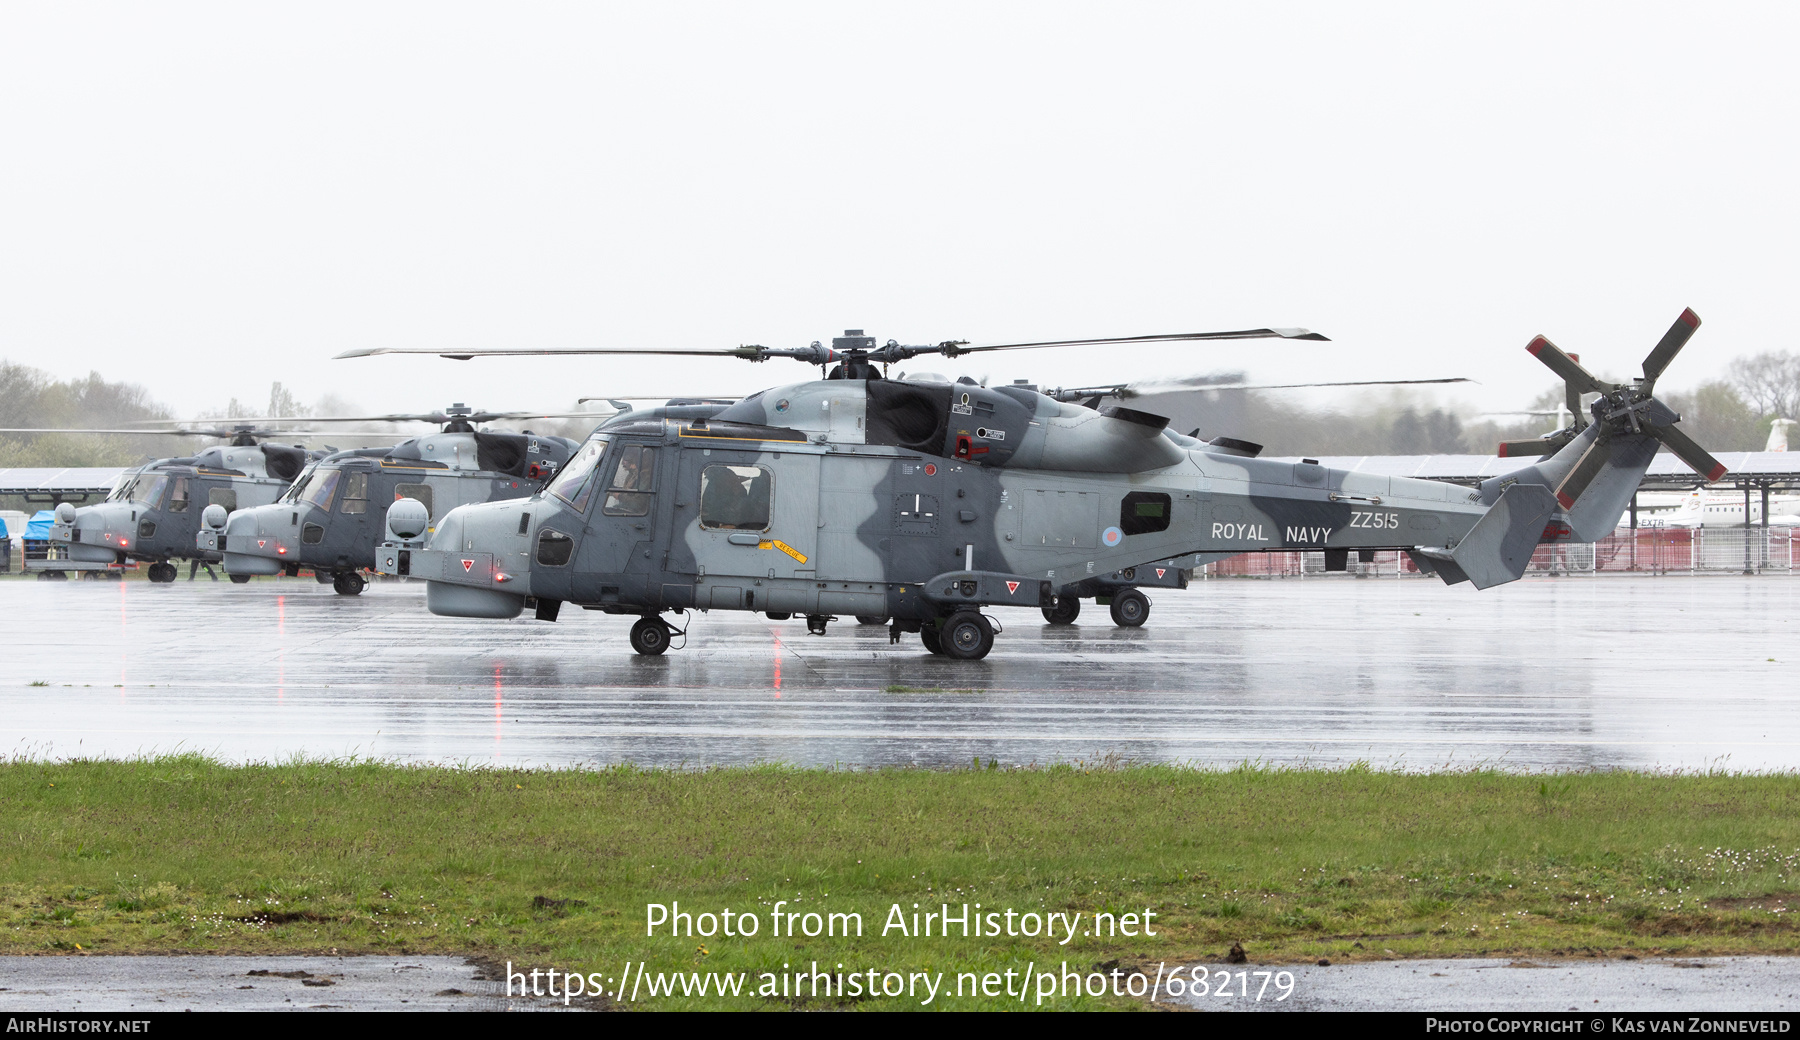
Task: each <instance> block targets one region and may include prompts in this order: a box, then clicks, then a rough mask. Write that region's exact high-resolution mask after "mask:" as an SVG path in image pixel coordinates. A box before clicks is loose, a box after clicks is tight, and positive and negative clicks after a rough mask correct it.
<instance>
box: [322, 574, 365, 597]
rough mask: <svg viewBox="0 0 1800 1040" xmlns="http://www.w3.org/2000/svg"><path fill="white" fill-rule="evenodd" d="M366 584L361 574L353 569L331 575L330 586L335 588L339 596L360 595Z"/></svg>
mask: <svg viewBox="0 0 1800 1040" xmlns="http://www.w3.org/2000/svg"><path fill="white" fill-rule="evenodd" d="M368 584H369V583H368V582H366V581H364V580H363V576H362V575H360V574H358V573H356V572H355V571H346V572H344V573H342V574H334V575H332V576H331V587H332V588H333V589H336V590H337V594H338V595H340V596H360V595H361V594H362V590H363V588H364V587H365V586H367V585H368Z"/></svg>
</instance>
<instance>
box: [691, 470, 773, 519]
mask: <svg viewBox="0 0 1800 1040" xmlns="http://www.w3.org/2000/svg"><path fill="white" fill-rule="evenodd" d="M774 489H775V475H774V474H773V473H770V472H769V470H768V468H767V467H765V466H708V467H706V468H705V469H703V470H701V471H700V526H701V527H705V528H710V529H716V530H728V531H767V530H768V529H769V503H770V501H771V499H772V498H773V496H774Z"/></svg>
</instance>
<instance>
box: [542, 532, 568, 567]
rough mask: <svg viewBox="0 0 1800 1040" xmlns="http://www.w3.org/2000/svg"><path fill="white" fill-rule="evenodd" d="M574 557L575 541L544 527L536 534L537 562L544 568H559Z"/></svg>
mask: <svg viewBox="0 0 1800 1040" xmlns="http://www.w3.org/2000/svg"><path fill="white" fill-rule="evenodd" d="M573 555H575V539H573V538H570V537H569V536H568V535H566V534H563V533H562V532H561V531H554V530H551V529H550V528H548V527H546V528H544V529H543V530H542V531H539V532H538V543H537V562H539V563H541V564H543V565H544V566H546V567H561V566H563V565H564V564H566V563H568V562H569V557H571V556H573Z"/></svg>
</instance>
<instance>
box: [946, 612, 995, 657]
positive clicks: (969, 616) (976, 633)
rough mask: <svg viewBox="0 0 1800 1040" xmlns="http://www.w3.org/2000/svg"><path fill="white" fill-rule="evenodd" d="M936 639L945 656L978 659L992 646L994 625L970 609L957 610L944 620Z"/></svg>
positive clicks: (986, 653) (984, 655)
mask: <svg viewBox="0 0 1800 1040" xmlns="http://www.w3.org/2000/svg"><path fill="white" fill-rule="evenodd" d="M938 641H939V642H940V643H941V644H942V646H943V648H944V656H945V657H949V658H952V659H954V660H958V661H979V660H981V659H982V658H984V657H986V656H987V655H988V651H989V650H992V649H993V648H994V626H992V625H990V624H988V619H987V618H985V617H982V616H981V615H980V614H977V613H975V612H974V611H972V610H964V611H959V612H957V613H955V614H952V615H950V619H949V620H948V621H945V622H944V627H943V630H942V632H941V633H940V635H939V636H938Z"/></svg>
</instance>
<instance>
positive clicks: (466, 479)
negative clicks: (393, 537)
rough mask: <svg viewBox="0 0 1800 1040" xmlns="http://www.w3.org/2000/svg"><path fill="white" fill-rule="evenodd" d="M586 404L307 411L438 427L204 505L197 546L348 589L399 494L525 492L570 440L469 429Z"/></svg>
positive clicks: (358, 584)
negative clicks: (275, 491)
mask: <svg viewBox="0 0 1800 1040" xmlns="http://www.w3.org/2000/svg"><path fill="white" fill-rule="evenodd" d="M592 414H593V413H549V412H480V411H475V410H473V409H471V408H469V407H468V406H466V405H463V404H461V403H458V404H454V405H451V406H450V407H449V408H448V409H445V410H444V411H441V412H431V413H425V414H404V415H401V414H395V415H379V416H358V417H339V418H331V419H312V420H311V421H313V422H430V423H437V424H440V425H441V426H442V427H443V428H442V429H441V430H440V431H439V432H437V433H432V434H427V435H424V436H420V437H412V438H408V439H407V440H404V441H402V442H400V443H398V444H395V445H393V446H391V447H386V448H359V449H353V450H349V451H339V452H335V453H333V454H331V455H329V456H326V457H324V458H322V459H319V460H317V461H316V462H314V463H313V464H312V465H310V466H308V467H307V469H306V471H305V472H304V473H301V474H300V475H299V477H298V479H296V480H295V481H294V482H293V484H292V486H291V487H289V488H288V490H287V492H286V493H285V494H284V495H282V496H281V498H280V499H279V500H278V501H274V502H271V503H270V504H267V505H259V506H257V507H256V508H251V509H239V510H237V511H235V512H230V511H228V510H225V509H212V508H208V509H207V510H206V511H205V516H204V524H203V526H202V527H201V529H200V530H199V531H198V533H197V534H196V536H195V540H196V543H197V545H198V546H199V548H200V549H201V551H203V552H216V553H218V554H220V555H221V556H222V557H223V559H224V563H225V570H226V573H228V574H230V575H231V577H232V580H233V581H238V580H244V581H248V580H249V577H250V576H251V575H259V574H260V575H273V574H284V573H285V574H287V575H290V576H293V575H297V574H299V572H300V569H301V568H302V567H306V568H311V569H312V571H313V573H314V575H315V576H316V577H317V578H318V580H319V581H320V582H321V583H324V582H326V581H330V582H331V584H332V587H333V588H334V589H335V590H336V591H337V592H338V593H339V594H341V595H346V596H354V595H357V594H359V593H361V592H362V591H363V588H364V587H365V585H366V584H367V583H366V581H365V580H364V578H363V577H362V574H361V573H360V571H362V570H366V569H369V568H371V567H373V566H374V562H375V544H376V543H377V542H378V541H380V538H381V535H382V532H383V531H384V530H385V518H386V514H387V508H388V506H389V505H391V504H392V503H393V502H395V501H396V500H398V499H401V498H407V499H412V500H414V501H418V502H421V503H423V504H424V506H425V509H426V511H427V514H428V515H429V516H431V517H437V516H442V515H443V514H444V513H446V512H448V511H449V510H451V509H453V508H455V507H456V506H459V505H463V504H465V503H471V502H489V501H494V500H497V499H505V498H518V497H523V496H525V495H529V494H532V493H533V492H535V491H536V490H537V489H538V488H539V487H541V486H542V484H543V482H544V481H545V480H547V479H549V478H550V476H551V475H552V474H554V473H555V472H556V471H557V470H558V469H560V468H561V467H562V465H563V464H564V463H566V462H567V461H568V459H569V456H570V455H572V454H573V453H574V452H575V450H576V449H577V448H578V447H579V446H580V445H579V444H578V443H577V442H575V441H572V440H569V439H568V438H566V437H556V436H550V435H539V434H533V433H531V432H529V431H526V432H524V433H510V432H503V431H491V432H490V431H484V430H478V429H476V427H477V426H478V425H482V424H486V423H491V422H495V421H498V420H502V419H539V418H543V419H549V418H564V417H569V416H572V415H579V416H582V417H587V416H591V415H592Z"/></svg>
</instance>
